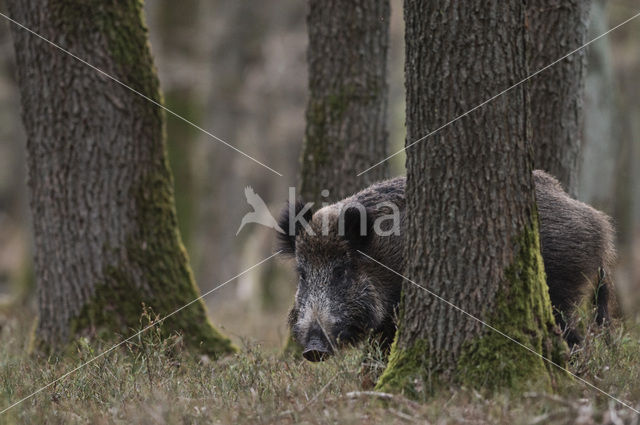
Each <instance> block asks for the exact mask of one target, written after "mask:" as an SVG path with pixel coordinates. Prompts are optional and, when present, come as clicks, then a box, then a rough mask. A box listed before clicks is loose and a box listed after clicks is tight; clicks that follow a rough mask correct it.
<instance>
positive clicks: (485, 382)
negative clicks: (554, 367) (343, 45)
mask: <svg viewBox="0 0 640 425" xmlns="http://www.w3.org/2000/svg"><path fill="white" fill-rule="evenodd" d="M404 13H405V23H406V33H405V40H406V65H405V75H406V88H407V142H408V143H410V142H411V141H413V140H416V139H418V138H420V137H422V136H424V135H425V134H427V133H429V131H430V130H432V129H434V128H437V127H439V126H440V125H442V123H444V122H447V121H448V120H450V119H451V117H455V116H458V115H460V114H462V113H463V112H465V111H466V110H468V109H469V108H470V106H472V105H476V104H478V103H480V102H482V101H483V100H484V99H487V98H488V97H490V96H491V95H492V94H494V93H497V92H499V91H501V90H503V89H505V88H506V87H509V86H511V85H512V84H513V83H514V82H517V81H519V80H520V79H521V78H522V77H523V76H524V75H525V72H526V63H525V55H524V49H525V34H524V26H523V20H524V6H523V2H521V1H519V0H510V1H497V0H495V1H491V2H489V3H487V2H486V1H484V0H473V1H467V2H464V3H461V2H433V1H427V0H406V2H405V12H404ZM425 76H429V77H428V78H425ZM526 90H527V89H526V86H522V87H520V88H518V89H516V90H514V91H513V92H511V93H510V94H509V95H506V96H502V97H499V98H497V99H496V100H494V101H493V102H491V103H489V104H487V105H486V106H484V107H483V108H481V109H478V110H477V111H475V112H474V113H472V114H471V115H469V116H466V117H464V118H462V119H460V120H459V121H457V122H456V123H454V124H452V125H451V126H449V127H447V128H445V129H444V130H442V131H441V132H439V133H437V134H436V135H434V136H433V137H432V138H430V139H429V140H428V141H425V142H423V143H418V144H416V145H414V146H412V147H411V148H409V149H408V151H407V188H406V198H407V223H408V224H407V228H406V229H405V230H404V231H405V232H406V234H405V247H404V250H405V251H404V256H405V258H406V259H407V263H406V268H405V271H404V274H405V276H407V277H408V278H409V279H411V280H413V281H414V282H415V283H417V284H418V285H421V286H423V287H425V288H428V289H429V290H430V291H433V292H434V293H436V294H438V295H439V296H441V297H442V298H444V299H445V300H448V301H449V302H451V303H453V304H454V305H456V306H458V307H459V308H461V309H462V310H464V311H465V312H468V313H469V314H471V315H473V316H475V317H476V318H478V319H480V320H482V321H484V322H486V323H488V324H490V325H491V326H494V327H495V328H497V329H499V330H500V331H502V332H504V333H505V334H507V335H509V336H510V337H512V338H514V339H515V340H517V341H518V342H520V343H522V344H524V345H526V346H527V347H529V348H531V349H532V350H534V351H535V352H536V353H540V354H542V355H544V356H546V357H548V358H550V359H553V360H554V361H556V362H558V363H559V364H562V363H563V357H562V354H563V353H564V348H565V344H564V342H562V340H561V338H560V336H559V335H558V334H556V333H555V332H556V331H557V328H556V325H555V322H554V319H553V315H552V311H551V304H550V301H549V295H548V289H547V286H546V283H545V277H544V269H543V263H542V257H541V254H540V243H539V235H538V219H537V213H536V204H535V194H534V186H533V179H532V174H531V173H532V158H531V154H530V145H529V137H528V130H527V128H528V127H527V126H528V117H527V92H526ZM400 314H401V315H400V321H399V328H398V334H397V336H396V341H395V343H394V345H393V347H392V351H391V354H390V358H389V364H388V367H387V369H386V371H385V372H384V374H383V375H382V377H381V378H380V381H379V383H378V387H379V388H380V389H383V390H400V391H406V392H407V394H408V395H410V396H416V397H417V396H419V394H420V391H421V388H422V390H423V391H425V392H428V391H429V389H430V388H434V387H436V386H437V385H438V384H439V383H444V382H454V383H463V384H466V385H470V386H473V387H481V386H482V387H489V388H491V387H499V386H507V385H508V386H511V387H514V388H517V387H518V386H519V385H522V384H524V383H525V382H528V381H529V380H539V381H541V382H542V383H543V384H544V385H548V384H549V383H550V382H551V375H550V373H549V370H548V368H547V366H546V363H544V361H543V360H542V359H540V358H539V357H537V356H535V355H533V354H531V353H528V352H527V351H526V350H525V349H524V348H522V347H520V346H518V345H517V344H515V343H514V342H512V341H509V340H508V339H506V338H505V337H504V336H501V335H500V334H498V333H496V332H494V331H492V330H489V329H488V328H487V327H484V326H483V325H482V324H481V323H480V322H478V321H476V320H474V319H472V318H470V317H468V316H467V315H465V314H463V313H462V312H460V311H459V310H456V309H454V308H452V307H451V306H449V305H447V304H446V303H444V302H443V301H442V300H439V299H437V298H436V297H434V296H433V295H431V294H429V293H427V292H426V291H424V290H423V289H421V288H419V287H417V286H415V285H414V284H411V283H409V282H407V281H405V283H404V284H403V297H402V303H401V313H400Z"/></svg>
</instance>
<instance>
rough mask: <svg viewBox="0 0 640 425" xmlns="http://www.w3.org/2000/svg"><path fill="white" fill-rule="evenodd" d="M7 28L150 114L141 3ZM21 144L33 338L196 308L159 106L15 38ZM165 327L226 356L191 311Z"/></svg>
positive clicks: (54, 10) (151, 77) (69, 4)
mask: <svg viewBox="0 0 640 425" xmlns="http://www.w3.org/2000/svg"><path fill="white" fill-rule="evenodd" d="M8 5H9V10H10V13H11V15H12V17H13V18H14V19H16V20H17V21H18V22H21V23H23V24H24V25H26V26H27V27H29V28H31V29H33V30H34V31H36V32H37V33H39V34H41V35H42V36H44V37H46V38H47V39H49V40H52V41H53V42H55V43H59V44H60V45H62V46H64V47H65V48H67V49H68V50H70V51H72V52H73V53H74V54H76V55H77V56H79V57H81V58H84V59H86V60H87V61H88V62H90V63H91V64H93V65H95V66H96V67H98V68H99V69H101V70H103V71H104V72H106V73H108V74H110V75H112V76H114V77H115V78H117V79H119V80H120V81H122V82H124V83H125V84H127V85H129V86H131V87H132V88H134V89H135V90H137V91H139V92H141V93H143V94H145V95H146V96H148V97H149V98H151V99H154V100H156V101H157V102H161V101H162V99H161V96H160V92H159V87H158V79H157V77H156V74H155V70H154V68H153V62H152V59H151V55H150V52H149V47H148V42H147V30H146V27H145V26H144V24H143V21H142V10H141V8H142V4H141V2H137V1H136V2H106V3H105V2H100V1H90V2H85V1H75V0H73V1H62V0H47V1H35V0H20V1H17V0H16V1H9V2H8ZM13 35H14V42H15V50H16V56H17V64H18V77H19V85H20V90H21V95H22V104H23V119H24V124H25V127H26V130H27V134H28V142H27V153H28V159H27V165H28V171H29V188H30V199H31V201H30V202H31V208H32V213H33V222H34V236H35V272H36V278H37V282H38V294H39V320H38V325H37V330H36V337H37V341H38V342H39V345H40V346H42V347H44V348H47V349H49V348H60V347H62V346H64V344H66V343H67V341H69V340H70V339H72V338H73V337H74V336H76V335H78V334H82V335H92V334H94V333H95V332H96V331H100V330H105V331H106V334H105V336H108V335H109V334H110V333H112V332H118V333H125V334H126V333H129V332H130V329H131V328H132V327H137V326H138V325H139V318H140V314H141V312H142V304H143V303H144V304H145V305H146V306H148V307H150V308H151V309H152V310H153V312H154V313H156V314H158V315H160V316H163V315H166V314H168V313H171V312H173V311H174V310H176V309H178V308H179V307H181V306H183V305H185V304H186V303H188V302H189V301H192V300H193V299H194V298H196V297H197V296H198V290H197V287H196V286H195V284H194V280H193V276H192V274H191V270H190V268H189V262H188V258H187V256H186V253H185V250H184V248H183V246H182V242H181V239H180V234H179V232H178V229H177V222H176V212H175V206H174V194H173V181H172V176H171V172H170V169H169V165H168V163H167V156H166V150H165V142H164V135H163V132H164V115H163V113H162V111H161V109H159V108H158V107H157V106H155V105H153V104H152V103H151V102H149V101H148V100H145V99H143V98H141V97H140V96H137V95H135V94H133V93H132V92H131V91H129V90H127V89H125V88H124V87H122V86H120V85H118V84H115V83H114V82H113V81H111V80H109V79H107V78H105V77H104V76H103V75H101V74H100V73H98V72H96V71H95V70H93V69H91V68H89V67H87V66H86V65H84V64H82V63H80V62H79V61H78V60H76V59H74V58H72V57H71V56H69V55H66V54H64V53H62V52H61V51H59V50H57V49H55V48H53V47H52V46H51V45H49V44H47V43H45V42H44V41H43V40H41V39H39V38H37V37H35V36H33V35H31V34H29V33H28V32H26V31H24V30H23V29H20V28H17V27H14V28H13ZM163 326H164V327H165V329H167V330H168V331H180V332H183V333H184V337H185V341H186V342H187V344H188V345H191V346H194V347H200V349H201V350H203V351H205V352H207V353H210V354H213V355H218V354H223V353H227V352H230V351H232V350H233V346H232V345H231V344H230V342H229V340H228V339H227V338H225V337H223V336H221V335H220V334H219V333H218V332H217V331H216V330H215V329H214V328H213V327H212V326H211V324H210V323H209V322H208V320H207V315H206V311H205V308H204V305H203V304H202V303H201V302H197V303H195V304H193V305H191V306H190V307H189V308H188V309H185V310H184V311H182V312H180V313H179V314H178V315H176V316H174V317H172V318H171V319H170V320H167V321H166V322H165V323H164V324H163Z"/></svg>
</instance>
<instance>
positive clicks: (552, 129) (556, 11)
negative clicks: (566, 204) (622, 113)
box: [525, 0, 591, 197]
mask: <svg viewBox="0 0 640 425" xmlns="http://www.w3.org/2000/svg"><path fill="white" fill-rule="evenodd" d="M590 9H591V0H566V1H562V2H559V1H558V0H539V1H532V2H528V6H527V10H526V21H525V25H526V28H527V36H528V40H527V64H528V67H529V73H533V72H535V71H538V70H539V69H541V68H543V67H545V66H547V65H549V64H550V63H552V62H554V61H556V60H557V59H560V58H561V57H562V56H564V55H566V54H567V53H569V52H571V51H573V50H575V49H577V48H578V47H581V46H582V45H584V43H585V42H586V41H587V29H588V24H589V10H590ZM585 59H586V52H585V50H580V51H579V52H576V53H574V54H572V55H571V56H569V57H568V58H566V59H564V60H562V61H561V62H559V63H557V64H556V65H554V66H552V67H551V68H548V69H546V70H545V71H544V72H542V73H540V74H538V75H537V76H535V77H533V79H532V80H531V81H530V82H529V84H530V88H531V90H530V93H531V94H530V96H531V127H532V129H533V132H532V141H533V151H534V161H533V163H534V167H535V168H537V169H542V170H545V171H547V172H549V173H550V174H552V175H553V176H555V177H556V178H557V179H558V180H559V181H560V183H562V185H563V186H564V188H565V190H567V192H568V193H569V194H570V195H572V196H574V197H575V196H576V192H577V185H578V176H579V174H578V165H579V163H580V152H581V148H582V139H583V114H582V106H583V94H584V81H585V75H586V60H585Z"/></svg>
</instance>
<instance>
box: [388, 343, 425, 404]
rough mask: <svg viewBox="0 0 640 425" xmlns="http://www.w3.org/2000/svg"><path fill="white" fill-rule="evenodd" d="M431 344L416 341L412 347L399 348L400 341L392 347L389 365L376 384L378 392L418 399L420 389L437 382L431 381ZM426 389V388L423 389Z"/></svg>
mask: <svg viewBox="0 0 640 425" xmlns="http://www.w3.org/2000/svg"><path fill="white" fill-rule="evenodd" d="M428 365H429V343H428V341H426V340H424V339H420V340H416V341H414V342H413V344H412V345H411V346H410V347H399V346H398V339H397V337H396V340H395V341H394V342H393V345H392V346H391V354H390V355H389V363H388V364H387V367H386V369H385V370H384V372H383V373H382V376H380V379H379V380H378V383H377V384H376V390H377V391H383V392H397V393H401V394H404V395H406V396H407V397H409V398H412V399H417V398H418V397H419V394H420V389H421V388H420V387H422V386H423V385H424V384H425V383H427V382H428V383H429V385H430V387H431V388H433V387H434V386H435V385H434V384H435V382H432V381H431V379H430V376H429V375H430V374H429V372H430V370H429V367H428ZM422 389H424V388H422Z"/></svg>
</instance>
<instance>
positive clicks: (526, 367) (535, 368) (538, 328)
mask: <svg viewBox="0 0 640 425" xmlns="http://www.w3.org/2000/svg"><path fill="white" fill-rule="evenodd" d="M532 221H533V223H535V224H534V226H533V227H532V228H529V229H526V230H525V231H524V232H523V234H522V235H521V237H520V238H519V239H518V241H517V246H518V252H517V254H516V258H515V260H514V261H513V263H512V265H511V266H510V267H508V268H507V270H505V279H506V281H507V282H508V283H507V285H506V288H505V290H502V291H501V292H500V293H499V294H498V297H497V299H496V305H495V308H494V309H493V313H492V314H490V315H489V317H487V318H486V322H487V323H489V324H490V325H491V326H493V327H495V328H496V329H498V330H500V331H501V332H503V333H504V334H506V335H508V336H509V337H510V338H513V340H515V341H517V342H519V343H520V344H523V345H525V346H526V347H528V348H530V349H531V350H533V351H534V352H535V353H538V354H540V355H542V356H544V357H545V358H547V359H549V360H551V361H553V362H554V363H556V364H557V365H559V366H562V367H566V361H567V354H568V350H567V345H566V343H565V342H564V340H563V339H562V337H561V333H560V330H559V329H558V327H557V325H556V323H555V320H554V317H553V314H552V309H551V302H550V299H549V291H548V288H547V284H546V281H545V274H544V265H543V262H542V256H541V254H540V242H539V235H538V228H537V223H538V220H537V217H534V220H532ZM402 315H404V312H402ZM402 320H403V319H402V318H401V319H400V324H401V325H402ZM470 320H471V319H470ZM401 332H402V327H400V328H399V329H398V334H397V335H396V341H394V343H393V346H392V348H391V355H390V358H389V364H388V365H387V368H386V370H385V371H384V373H383V374H382V376H381V378H380V380H379V381H378V384H377V389H378V390H380V391H394V392H402V393H404V394H406V395H407V396H409V397H413V398H416V397H417V396H418V394H419V391H418V389H417V386H421V385H425V384H426V385H429V387H431V388H434V387H436V386H437V385H438V378H439V376H440V375H441V372H440V371H438V370H434V369H432V368H430V366H429V365H430V362H431V361H430V356H429V346H428V341H426V340H416V341H412V342H411V344H410V345H409V346H401V345H400V344H399V343H398V336H399V335H400V333H401ZM559 376H564V372H562V371H561V369H559V368H557V367H555V366H553V365H551V364H549V363H548V362H546V361H545V360H543V359H542V358H541V357H540V356H539V355H536V354H534V353H532V352H530V351H528V350H526V349H525V348H524V347H522V346H520V345H518V344H516V343H515V342H514V341H512V340H510V339H508V338H506V337H505V336H504V335H500V334H499V333H498V332H495V331H493V330H491V329H485V330H484V331H483V333H482V335H480V336H478V337H477V338H476V339H474V340H472V341H469V342H467V343H466V344H465V345H464V346H463V349H462V351H461V353H460V355H459V357H458V359H457V362H456V367H455V370H454V373H453V381H454V382H455V383H458V384H462V385H466V386H470V387H473V388H478V389H480V388H483V389H489V390H497V389H503V388H507V389H510V390H514V391H522V390H525V389H527V390H530V389H531V388H532V387H533V388H535V387H538V388H540V387H541V388H543V389H545V390H549V389H551V388H552V387H553V384H554V381H555V379H556V378H557V377H559Z"/></svg>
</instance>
